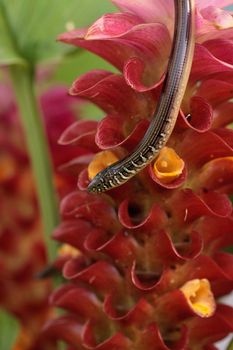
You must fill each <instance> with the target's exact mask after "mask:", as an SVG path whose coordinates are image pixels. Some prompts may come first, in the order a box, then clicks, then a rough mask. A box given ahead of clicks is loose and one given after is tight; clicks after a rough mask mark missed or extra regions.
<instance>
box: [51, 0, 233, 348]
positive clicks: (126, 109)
mask: <svg viewBox="0 0 233 350" xmlns="http://www.w3.org/2000/svg"><path fill="white" fill-rule="evenodd" d="M113 2H114V3H115V4H116V5H118V6H119V8H120V9H121V11H122V12H121V13H117V14H108V15H105V16H103V17H102V18H100V19H99V20H97V21H96V22H95V23H94V24H93V25H92V26H91V27H90V28H88V29H85V30H75V31H71V32H68V33H65V34H62V35H61V36H60V40H61V41H64V42H66V43H69V44H73V45H76V46H79V47H83V48H85V49H88V50H90V51H92V52H94V53H96V54H98V55H100V56H101V57H103V58H105V59H106V60H108V61H109V62H110V63H112V64H113V65H115V66H116V67H117V68H118V69H119V70H120V71H121V73H119V74H113V73H111V72H107V71H102V70H93V71H91V72H89V73H86V74H84V75H83V76H81V77H79V78H78V79H77V80H76V81H75V82H74V83H73V86H72V87H71V89H70V93H71V95H74V96H79V97H82V98H85V99H87V100H89V101H91V102H93V103H95V104H96V105H98V106H99V107H100V108H102V109H103V110H104V111H105V112H106V114H107V115H106V117H105V118H104V119H103V120H101V121H100V122H99V123H97V122H94V121H78V122H76V123H75V124H73V125H72V126H70V127H69V128H68V129H66V130H65V131H64V133H63V135H62V137H61V138H60V143H61V144H63V145H64V146H65V145H75V146H76V147H77V146H79V147H85V148H86V149H88V150H89V153H88V154H87V155H83V154H82V155H80V156H79V154H78V153H77V156H76V158H75V159H74V160H73V162H70V163H69V164H66V166H67V168H69V166H72V169H76V171H77V174H78V187H79V189H77V190H76V191H74V192H72V193H70V194H69V195H68V196H66V197H65V198H64V199H63V201H62V202H61V214H62V217H63V222H62V224H61V225H60V226H59V227H58V228H57V230H56V231H55V232H54V238H55V239H57V240H58V241H59V242H64V243H66V244H69V245H70V246H72V247H75V248H76V249H77V252H78V253H77V254H76V255H75V256H73V257H72V251H70V255H69V253H67V255H66V259H65V263H64V264H63V274H64V277H65V278H66V279H67V280H68V281H69V283H68V284H65V285H64V286H62V287H61V288H60V289H58V290H57V291H55V292H54V294H53V295H52V297H51V302H52V304H53V305H56V306H58V307H61V308H64V309H66V310H67V314H66V315H65V316H63V317H61V318H60V319H57V320H53V321H52V322H50V323H49V324H47V325H46V326H45V328H44V332H45V334H46V335H47V336H49V337H50V338H51V339H55V340H56V339H63V340H64V341H66V342H67V343H68V344H69V346H71V348H72V349H76V348H77V349H101V350H103V349H105V350H110V349H117V350H123V349H134V350H137V349H138V350H139V349H140V350H142V349H147V350H150V349H151V350H152V349H155V348H156V349H164V350H165V349H166V350H167V349H213V348H214V347H213V343H214V342H215V341H217V340H219V339H222V338H223V337H224V336H225V335H227V334H228V333H229V332H232V328H233V327H232V324H233V322H232V321H233V310H232V308H230V307H229V306H226V305H222V304H217V306H216V310H215V305H214V301H213V298H212V295H214V297H215V300H216V303H217V299H218V298H219V297H221V296H223V295H225V294H226V293H228V292H229V291H231V290H232V285H233V283H232V278H233V268H232V266H233V258H232V256H231V255H230V254H228V253H226V252H224V251H223V248H225V247H227V246H229V245H231V244H232V243H233V234H232V233H233V232H232V227H233V225H232V224H233V217H232V204H231V202H230V199H229V195H230V194H232V191H233V181H232V175H233V141H232V140H233V131H232V129H230V128H229V127H228V126H229V125H230V123H231V122H232V121H233V113H232V111H233V107H232V106H233V105H232V102H231V99H232V97H233V65H232V63H233V62H232V59H231V57H232V54H231V53H232V50H233V42H232V38H233V20H232V17H231V14H230V13H229V12H227V11H225V10H223V9H220V8H218V7H217V6H219V7H222V6H225V5H229V4H231V1H225V2H224V1H221V2H220V1H201V0H199V1H196V4H197V9H196V29H197V30H196V48H195V56H194V61H193V66H192V71H191V75H190V79H189V83H188V86H187V89H186V93H185V96H184V99H183V102H182V106H181V111H180V114H179V116H178V120H177V124H176V127H175V130H174V132H173V134H172V136H171V138H170V140H169V142H168V144H167V146H168V148H167V150H165V152H168V150H171V149H172V150H173V152H171V151H169V152H170V153H169V156H168V153H167V154H165V155H163V158H161V159H159V160H158V162H159V163H158V164H157V165H156V164H155V166H156V167H160V168H159V169H161V167H162V169H163V171H159V176H158V171H156V169H155V168H154V164H152V165H151V166H149V167H147V168H146V169H145V170H143V171H142V172H141V173H140V174H139V175H138V176H136V177H134V178H133V179H132V180H130V181H129V182H128V183H126V184H124V185H123V186H122V187H119V188H116V189H113V190H111V191H109V192H108V193H107V194H104V195H101V196H98V195H94V194H90V193H87V192H86V188H87V185H88V183H89V181H90V172H89V173H88V165H89V164H90V163H91V164H92V165H93V164H94V163H93V162H92V160H93V159H95V162H96V159H97V158H96V156H95V155H96V153H98V159H100V162H103V159H104V158H106V153H102V154H105V156H103V157H102V160H101V152H103V151H104V152H114V154H115V156H116V157H117V158H121V157H123V156H124V155H126V154H128V152H130V151H132V149H133V148H134V147H135V146H136V144H137V143H138V141H139V140H140V139H141V138H142V136H143V135H144V132H145V130H146V128H147V127H148V124H149V121H150V119H151V117H152V116H153V112H154V110H155V107H156V103H157V101H158V98H159V94H160V91H161V86H162V82H163V77H164V72H165V70H166V66H167V61H168V57H169V52H170V47H171V41H172V28H173V1H166V2H165V1H160V0H153V1H152V0H144V1H140V0H137V1H132V0H114V1H113ZM181 160H182V162H181ZM97 168H98V166H96V172H97V171H98V170H97ZM166 168H167V174H166ZM89 169H90V167H89ZM164 169H165V170H164ZM169 169H172V172H173V173H175V174H176V175H175V176H170V171H171V170H169ZM174 169H175V171H174ZM157 170H158V169H157ZM92 172H93V166H92ZM163 174H165V175H163ZM168 178H169V180H168ZM209 283H210V284H209ZM193 288H194V289H193ZM211 290H212V292H211ZM187 291H188V292H187ZM212 293H213V294H212Z"/></svg>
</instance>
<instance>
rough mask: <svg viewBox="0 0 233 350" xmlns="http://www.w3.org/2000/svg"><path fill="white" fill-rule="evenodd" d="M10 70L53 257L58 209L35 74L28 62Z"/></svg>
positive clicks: (50, 251)
mask: <svg viewBox="0 0 233 350" xmlns="http://www.w3.org/2000/svg"><path fill="white" fill-rule="evenodd" d="M10 71H11V77H12V83H13V87H14V90H15V95H16V99H17V103H18V107H19V110H20V116H21V120H22V124H23V127H24V131H25V137H26V141H27V145H28V150H29V153H30V158H31V164H32V168H33V172H34V177H35V181H36V187H37V194H38V200H39V205H40V210H41V214H42V219H43V225H44V231H45V243H46V246H47V251H48V259H49V261H52V260H53V259H54V257H55V256H56V244H55V243H54V242H53V241H52V240H51V233H52V231H53V229H54V227H55V226H56V225H57V224H58V210H57V200H56V195H55V190H54V186H53V181H52V179H53V177H52V170H51V162H50V159H49V150H48V146H47V141H46V137H45V132H44V129H43V122H42V116H41V115H40V110H39V108H38V105H37V100H36V95H35V90H34V79H33V78H34V74H33V72H32V70H31V69H30V68H29V66H28V67H23V66H12V67H11V68H10Z"/></svg>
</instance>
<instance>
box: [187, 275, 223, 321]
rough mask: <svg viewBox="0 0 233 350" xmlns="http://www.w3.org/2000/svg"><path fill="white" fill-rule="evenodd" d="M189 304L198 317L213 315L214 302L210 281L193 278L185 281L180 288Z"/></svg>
mask: <svg viewBox="0 0 233 350" xmlns="http://www.w3.org/2000/svg"><path fill="white" fill-rule="evenodd" d="M180 290H181V292H182V293H183V294H184V296H185V298H186V300H187V302H188V304H189V306H190V307H191V308H192V310H193V311H194V312H195V313H196V314H197V315H198V316H200V317H210V316H212V315H213V313H214V311H215V308H216V304H215V300H214V297H213V293H212V291H211V289H210V283H209V281H208V280H207V279H201V280H200V279H194V280H191V281H188V282H187V283H185V284H184V285H183V286H182V287H181V288H180Z"/></svg>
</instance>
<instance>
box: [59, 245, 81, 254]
mask: <svg viewBox="0 0 233 350" xmlns="http://www.w3.org/2000/svg"><path fill="white" fill-rule="evenodd" d="M58 255H59V256H64V255H69V256H72V257H76V256H79V255H80V251H79V250H78V249H76V248H74V247H72V246H71V245H69V244H63V245H62V246H61V247H60V248H59V249H58Z"/></svg>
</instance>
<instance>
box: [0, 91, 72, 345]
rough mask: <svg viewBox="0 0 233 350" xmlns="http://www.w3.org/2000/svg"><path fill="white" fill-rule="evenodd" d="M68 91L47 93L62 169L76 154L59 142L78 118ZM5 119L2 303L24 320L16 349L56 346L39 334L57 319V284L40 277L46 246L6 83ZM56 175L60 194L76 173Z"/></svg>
mask: <svg viewBox="0 0 233 350" xmlns="http://www.w3.org/2000/svg"><path fill="white" fill-rule="evenodd" d="M66 95H67V93H66V88H64V87H61V86H60V87H56V88H53V89H51V90H49V91H48V92H46V93H45V94H43V95H42V97H41V103H42V110H43V112H44V117H45V124H46V127H47V132H48V138H49V141H50V146H51V152H52V156H53V161H54V166H56V168H57V167H58V166H59V165H61V164H62V163H63V162H64V159H66V160H67V159H69V157H73V155H74V152H75V149H74V148H73V149H71V148H70V149H69V148H68V149H67V152H66V151H65V152H63V148H62V147H61V146H57V138H58V137H59V136H60V134H61V131H62V129H63V128H64V127H67V126H68V125H69V124H71V123H72V122H74V121H75V114H74V112H73V111H72V105H73V102H74V101H72V99H71V98H70V97H67V96H66ZM0 119H1V130H0V187H1V190H0V203H1V204H0V207H1V213H0V222H1V225H0V266H1V272H0V304H1V306H2V307H3V308H4V309H6V310H7V311H8V312H10V313H11V314H13V315H14V316H16V317H17V318H18V319H19V321H20V324H21V331H20V333H19V336H18V337H17V340H16V343H15V345H14V350H19V349H20V350H39V349H42V348H43V349H44V350H46V349H49V350H52V349H53V348H54V347H53V346H52V345H51V344H50V342H49V343H47V340H46V341H44V340H43V337H42V336H41V335H40V334H39V333H40V328H41V326H42V324H43V323H44V322H45V320H47V319H48V318H50V317H52V309H51V308H50V307H49V305H48V295H49V293H50V291H51V285H50V283H49V282H48V281H47V280H46V281H42V280H39V279H38V278H36V275H37V274H38V273H39V272H40V271H41V270H43V269H44V266H45V265H46V250H45V249H46V247H45V246H44V242H43V235H42V225H41V219H40V214H39V210H38V205H37V200H36V191H35V188H34V179H33V175H32V171H31V168H30V163H29V159H28V155H27V152H26V146H25V142H24V138H23V133H22V130H21V126H20V123H19V116H18V110H17V108H16V106H15V104H14V101H13V96H12V93H11V91H10V89H8V88H7V87H6V85H5V86H3V85H0ZM55 121H56V122H55ZM61 148H62V152H61ZM76 151H77V150H76ZM54 177H55V181H56V183H57V188H58V190H59V193H60V195H64V193H66V192H67V191H68V190H69V191H70V190H71V189H72V188H73V186H74V180H73V179H72V178H71V177H68V176H67V175H65V176H63V175H62V173H61V172H58V170H57V171H56V173H54ZM68 180H69V181H68ZM47 346H48V347H47ZM46 347H47V348H46Z"/></svg>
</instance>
